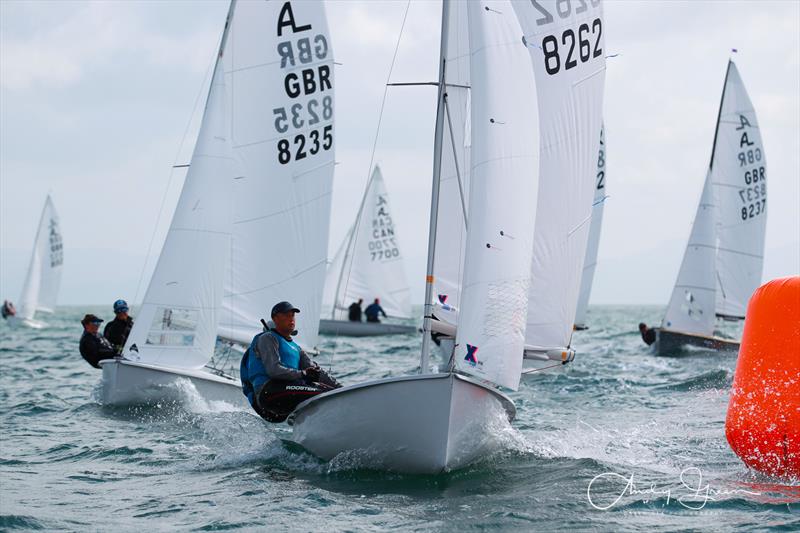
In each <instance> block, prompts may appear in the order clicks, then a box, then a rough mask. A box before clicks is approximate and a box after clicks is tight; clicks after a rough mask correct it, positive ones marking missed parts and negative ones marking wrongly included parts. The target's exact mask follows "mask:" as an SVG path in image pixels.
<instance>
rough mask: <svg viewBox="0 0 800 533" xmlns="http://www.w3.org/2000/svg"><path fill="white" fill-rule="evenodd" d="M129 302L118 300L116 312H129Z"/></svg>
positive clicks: (115, 306)
mask: <svg viewBox="0 0 800 533" xmlns="http://www.w3.org/2000/svg"><path fill="white" fill-rule="evenodd" d="M128 309H129V308H128V302H126V301H125V300H117V301H116V302H114V312H115V313H127V312H128Z"/></svg>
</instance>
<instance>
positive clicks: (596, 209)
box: [575, 128, 608, 326]
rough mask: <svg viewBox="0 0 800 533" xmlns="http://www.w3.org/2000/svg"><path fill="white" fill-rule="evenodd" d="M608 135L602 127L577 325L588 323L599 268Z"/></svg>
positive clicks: (579, 294) (605, 190)
mask: <svg viewBox="0 0 800 533" xmlns="http://www.w3.org/2000/svg"><path fill="white" fill-rule="evenodd" d="M606 154H607V147H606V136H605V128H600V149H599V151H598V153H597V170H596V174H595V186H594V187H595V188H594V203H593V204H592V222H591V224H590V225H589V241H588V243H587V244H586V257H585V258H584V260H583V274H582V275H581V289H580V292H579V293H578V309H577V311H576V312H575V325H576V326H585V325H586V309H587V308H588V307H589V296H591V294H592V282H593V281H594V271H595V269H596V268H597V252H598V251H599V249H600V228H601V226H602V225H603V206H604V205H605V199H606V196H607V192H608V191H607V189H606V181H607V178H608V172H607V170H606Z"/></svg>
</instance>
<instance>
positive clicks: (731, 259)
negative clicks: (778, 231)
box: [710, 61, 767, 318]
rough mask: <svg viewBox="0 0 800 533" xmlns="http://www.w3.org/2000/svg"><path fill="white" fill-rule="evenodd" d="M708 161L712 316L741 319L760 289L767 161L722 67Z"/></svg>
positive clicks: (741, 96) (736, 86)
mask: <svg viewBox="0 0 800 533" xmlns="http://www.w3.org/2000/svg"><path fill="white" fill-rule="evenodd" d="M720 106H721V107H720V112H719V119H718V124H717V133H716V137H715V142H714V148H713V152H712V158H711V165H710V168H711V183H712V185H713V191H714V198H715V203H716V204H717V206H718V209H717V217H718V218H717V261H716V273H717V280H716V281H717V295H716V312H717V314H719V315H724V316H728V317H738V318H744V314H745V310H746V309H747V302H748V301H749V300H750V296H751V295H752V294H753V291H755V290H756V288H758V286H759V284H760V283H761V273H762V268H763V261H764V234H765V230H766V223H767V211H766V209H767V182H766V178H767V160H766V156H765V154H764V145H763V143H762V141H761V130H760V129H759V124H758V119H757V118H756V112H755V110H754V109H753V104H751V103H750V98H749V97H748V96H747V91H746V90H745V87H744V83H743V82H742V79H741V77H740V76H739V71H738V70H737V68H736V65H735V64H734V63H733V61H730V62H729V63H728V71H727V74H726V76H725V88H724V90H723V95H722V102H721V104H720Z"/></svg>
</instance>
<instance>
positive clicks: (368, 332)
mask: <svg viewBox="0 0 800 533" xmlns="http://www.w3.org/2000/svg"><path fill="white" fill-rule="evenodd" d="M416 332H417V328H416V327H414V326H406V325H404V324H385V323H383V322H378V323H376V322H351V321H349V320H329V319H322V320H320V321H319V333H320V335H341V336H344V337H376V336H380V335H408V334H410V333H416Z"/></svg>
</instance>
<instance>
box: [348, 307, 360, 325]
mask: <svg viewBox="0 0 800 533" xmlns="http://www.w3.org/2000/svg"><path fill="white" fill-rule="evenodd" d="M347 318H348V320H350V322H361V305H359V303H358V302H353V303H351V304H350V307H349V308H348V309H347Z"/></svg>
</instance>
